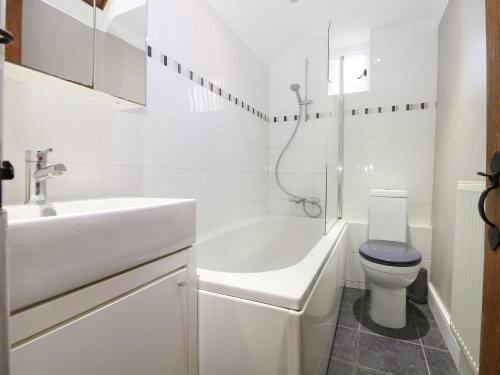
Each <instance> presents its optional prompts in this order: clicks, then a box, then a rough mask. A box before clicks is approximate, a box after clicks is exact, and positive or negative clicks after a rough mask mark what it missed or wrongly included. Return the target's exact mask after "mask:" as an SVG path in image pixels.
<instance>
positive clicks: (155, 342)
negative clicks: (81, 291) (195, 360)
mask: <svg viewBox="0 0 500 375" xmlns="http://www.w3.org/2000/svg"><path fill="white" fill-rule="evenodd" d="M186 277H187V271H186V269H182V270H180V271H177V272H176V273H174V274H171V275H169V276H166V277H164V278H162V279H160V280H158V281H155V282H153V283H151V284H148V285H146V286H144V287H142V288H140V289H138V290H136V291H133V292H131V293H129V294H127V295H125V296H122V297H119V298H118V299H116V300H114V301H111V302H110V303H108V304H106V305H104V306H102V307H99V308H97V309H95V310H93V311H91V312H89V313H87V314H85V315H83V316H81V317H78V318H76V319H74V320H71V321H69V322H68V323H66V324H63V325H61V326H60V327H58V328H55V329H54V330H51V331H49V332H47V333H45V334H42V335H40V336H39V337H36V338H34V339H33V340H30V341H28V342H26V343H24V344H22V345H20V346H18V347H16V348H15V349H13V351H12V356H11V358H12V374H14V375H30V374H33V375H35V374H36V375H45V374H46V375H68V374H72V375H89V374H92V375H100V374H103V375H104V374H106V375H114V374H116V375H127V374H130V375H137V374H145V375H156V374H161V375H169V374H171V375H183V374H186V375H187V374H188V356H187V287H186V286H184V285H186V284H185V283H186Z"/></svg>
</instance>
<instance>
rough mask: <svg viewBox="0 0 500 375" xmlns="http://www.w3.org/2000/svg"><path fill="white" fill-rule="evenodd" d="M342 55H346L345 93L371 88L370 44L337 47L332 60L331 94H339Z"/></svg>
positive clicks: (329, 87)
mask: <svg viewBox="0 0 500 375" xmlns="http://www.w3.org/2000/svg"><path fill="white" fill-rule="evenodd" d="M340 56H344V93H345V94H349V93H355V92H362V91H368V90H370V77H369V75H368V74H366V75H365V71H366V73H368V71H369V68H370V53H369V46H368V45H362V46H357V47H351V48H342V49H335V50H334V54H333V59H332V60H330V83H329V85H328V94H329V95H338V94H339V92H340V90H339V83H340V80H339V77H340Z"/></svg>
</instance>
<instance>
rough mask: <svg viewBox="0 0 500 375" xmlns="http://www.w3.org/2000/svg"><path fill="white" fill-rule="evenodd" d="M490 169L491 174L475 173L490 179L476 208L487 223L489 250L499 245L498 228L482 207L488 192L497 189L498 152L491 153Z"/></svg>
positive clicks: (499, 179) (499, 174)
mask: <svg viewBox="0 0 500 375" xmlns="http://www.w3.org/2000/svg"><path fill="white" fill-rule="evenodd" d="M490 170H491V173H492V174H486V173H482V172H478V173H477V174H478V175H479V176H483V177H487V178H488V180H489V181H490V186H488V187H487V188H486V190H484V191H483V192H482V193H481V196H480V197H479V202H478V205H477V207H478V210H479V216H481V219H483V221H484V222H485V223H486V224H487V225H488V227H489V228H488V242H489V244H490V248H491V250H496V249H498V247H499V246H500V230H499V229H498V227H497V226H496V224H495V223H493V222H492V221H491V220H490V219H488V216H487V215H486V211H485V209H484V205H485V203H486V198H487V197H488V194H489V193H490V192H491V191H493V190H495V189H498V187H499V186H500V153H499V152H495V153H494V154H493V157H492V158H491V163H490Z"/></svg>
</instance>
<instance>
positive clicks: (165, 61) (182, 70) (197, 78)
mask: <svg viewBox="0 0 500 375" xmlns="http://www.w3.org/2000/svg"><path fill="white" fill-rule="evenodd" d="M147 55H148V57H149V58H151V59H153V60H158V62H160V63H161V64H162V65H164V66H165V67H166V68H168V69H170V70H172V71H173V72H176V73H177V74H179V75H181V76H183V77H184V78H186V79H188V80H190V81H193V82H194V83H196V84H198V85H199V86H201V87H203V88H204V89H206V90H208V91H211V92H213V93H215V94H216V95H218V96H220V97H222V98H224V99H225V100H227V101H228V102H229V103H232V104H234V105H235V106H237V107H239V108H241V109H242V110H243V111H245V110H246V111H247V112H249V113H251V114H252V115H254V116H256V117H258V118H259V119H261V120H263V121H265V122H271V118H270V117H269V116H268V115H267V114H265V113H264V112H262V111H261V110H259V109H257V108H255V107H254V106H252V105H251V104H249V103H247V102H246V101H244V100H243V99H241V98H240V97H238V96H236V95H234V94H232V93H230V92H228V91H226V90H225V89H224V88H222V87H220V86H218V85H216V84H215V83H213V82H210V81H209V80H207V79H205V78H204V77H203V76H201V75H199V74H197V73H195V72H194V71H192V70H190V69H188V68H186V67H185V66H183V65H182V64H181V63H180V62H178V61H175V60H174V59H172V58H170V57H168V56H167V55H166V54H164V53H162V52H161V51H158V50H156V49H155V48H153V47H151V46H148V54H147ZM158 57H159V59H157V58H158Z"/></svg>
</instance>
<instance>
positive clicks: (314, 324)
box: [302, 229, 346, 375]
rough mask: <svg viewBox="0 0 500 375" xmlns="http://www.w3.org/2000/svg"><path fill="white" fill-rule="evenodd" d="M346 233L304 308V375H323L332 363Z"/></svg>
mask: <svg viewBox="0 0 500 375" xmlns="http://www.w3.org/2000/svg"><path fill="white" fill-rule="evenodd" d="M345 251H346V230H345V229H344V230H343V231H342V233H341V234H340V237H339V239H338V241H337V243H336V245H335V247H334V249H333V251H332V252H331V254H330V257H329V259H328V261H327V263H326V264H325V266H324V268H323V271H322V272H321V275H320V277H319V278H318V281H317V283H316V285H315V287H314V289H313V291H312V293H311V295H310V297H309V300H308V302H307V304H306V306H305V309H304V314H303V319H302V346H303V350H302V358H303V360H302V366H303V372H302V373H303V374H307V375H324V374H325V373H326V370H327V367H328V362H329V359H330V350H331V347H332V344H333V338H334V335H335V328H336V325H337V319H338V315H339V311H340V303H341V300H342V291H343V287H344V282H343V269H344V268H345V264H344V259H345V258H344V253H345Z"/></svg>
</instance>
